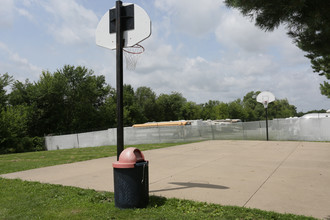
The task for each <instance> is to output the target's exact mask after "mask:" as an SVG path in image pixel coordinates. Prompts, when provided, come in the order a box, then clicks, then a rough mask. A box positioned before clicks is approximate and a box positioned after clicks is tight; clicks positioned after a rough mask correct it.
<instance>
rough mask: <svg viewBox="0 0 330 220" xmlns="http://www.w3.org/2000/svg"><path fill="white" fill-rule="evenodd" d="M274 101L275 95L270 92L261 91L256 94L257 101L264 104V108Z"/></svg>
mask: <svg viewBox="0 0 330 220" xmlns="http://www.w3.org/2000/svg"><path fill="white" fill-rule="evenodd" d="M274 101H275V96H274V95H273V93H271V92H267V91H264V92H261V93H259V95H258V96H257V102H260V103H262V104H263V105H264V107H265V108H267V107H268V104H269V103H271V102H274Z"/></svg>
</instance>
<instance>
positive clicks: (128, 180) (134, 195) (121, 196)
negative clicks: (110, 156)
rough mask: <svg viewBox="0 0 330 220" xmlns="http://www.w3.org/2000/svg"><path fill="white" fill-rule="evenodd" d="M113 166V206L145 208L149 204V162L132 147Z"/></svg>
mask: <svg viewBox="0 0 330 220" xmlns="http://www.w3.org/2000/svg"><path fill="white" fill-rule="evenodd" d="M112 165H113V178H114V192H115V206H116V207H117V208H121V209H127V208H145V207H147V205H148V203H149V169H148V166H149V162H148V161H146V160H145V159H144V155H143V154H142V152H141V151H140V150H139V149H137V148H134V147H130V148H127V149H125V150H124V151H123V152H122V153H121V154H120V156H119V160H118V161H117V162H115V163H113V164H112Z"/></svg>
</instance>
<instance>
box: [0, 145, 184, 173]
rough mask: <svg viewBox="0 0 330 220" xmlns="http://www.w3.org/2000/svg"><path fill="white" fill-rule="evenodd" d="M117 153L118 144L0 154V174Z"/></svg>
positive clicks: (146, 146) (142, 146) (157, 146)
mask: <svg viewBox="0 0 330 220" xmlns="http://www.w3.org/2000/svg"><path fill="white" fill-rule="evenodd" d="M187 143H188V142H186V143H171V144H139V145H130V146H127V147H136V148H138V149H140V150H141V151H145V150H151V149H159V148H164V147H170V146H175V145H180V144H187ZM116 155H117V147H116V146H103V147H88V148H74V149H67V150H55V151H39V152H29V153H19V154H4V155H0V174H5V173H12V172H17V171H23V170H30V169H34V168H40V167H47V166H53V165H59V164H66V163H74V162H79V161H84V160H91V159H97V158H102V157H110V156H116Z"/></svg>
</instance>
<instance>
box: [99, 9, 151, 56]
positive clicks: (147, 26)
mask: <svg viewBox="0 0 330 220" xmlns="http://www.w3.org/2000/svg"><path fill="white" fill-rule="evenodd" d="M131 4H132V3H124V4H123V6H127V5H131ZM109 17H110V13H109V11H107V12H106V13H105V14H104V16H103V17H102V18H101V20H100V22H99V24H98V25H97V28H96V32H95V39H96V44H97V45H99V46H101V47H105V48H108V49H111V50H114V49H116V33H112V34H110V30H109V29H110V24H109V23H110V18H109ZM150 35H151V21H150V18H149V16H148V14H147V13H146V12H145V10H144V9H143V8H141V7H140V6H138V5H136V4H134V29H133V30H127V31H124V39H125V43H124V47H132V46H134V45H135V44H137V43H140V42H141V41H143V40H145V39H146V38H148V37H149V36H150Z"/></svg>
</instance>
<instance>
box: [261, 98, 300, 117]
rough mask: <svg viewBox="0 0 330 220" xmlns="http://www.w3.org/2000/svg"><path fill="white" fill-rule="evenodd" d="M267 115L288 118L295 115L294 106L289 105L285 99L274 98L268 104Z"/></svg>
mask: <svg viewBox="0 0 330 220" xmlns="http://www.w3.org/2000/svg"><path fill="white" fill-rule="evenodd" d="M268 115H269V118H270V119H273V118H289V117H294V116H296V115H297V111H296V107H295V106H293V105H290V104H289V102H288V100H287V99H280V100H275V101H274V102H273V103H270V105H269V111H268Z"/></svg>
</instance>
